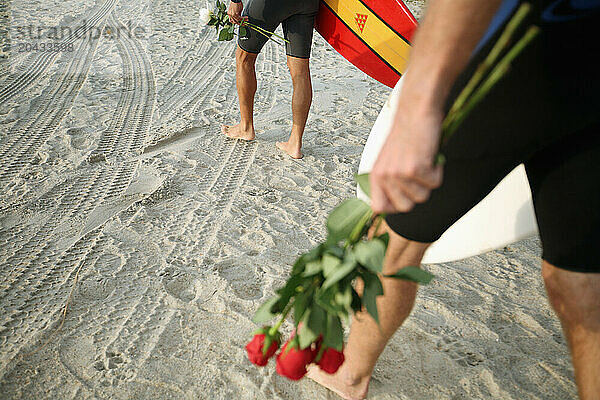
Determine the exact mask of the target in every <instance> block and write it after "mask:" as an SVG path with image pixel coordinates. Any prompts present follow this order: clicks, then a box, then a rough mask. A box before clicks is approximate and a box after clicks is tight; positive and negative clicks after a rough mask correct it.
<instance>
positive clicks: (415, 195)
mask: <svg viewBox="0 0 600 400" xmlns="http://www.w3.org/2000/svg"><path fill="white" fill-rule="evenodd" d="M500 3H501V0H485V1H482V0H431V2H430V5H429V7H428V9H427V12H426V14H425V17H424V20H423V23H422V24H421V25H420V26H419V29H418V30H417V33H416V36H415V40H414V47H413V50H412V53H411V56H410V61H409V64H408V69H407V70H408V71H410V72H409V73H407V74H405V76H404V78H403V79H404V83H403V87H402V91H401V94H400V98H399V101H398V107H397V109H396V115H395V119H394V124H393V127H392V130H391V131H390V134H389V136H388V138H387V140H386V142H385V144H384V146H383V149H382V151H381V153H380V154H379V157H378V158H377V161H376V162H375V165H374V166H373V170H372V171H371V175H370V180H371V199H372V200H371V207H372V208H373V211H374V212H376V213H383V212H406V211H409V210H411V209H412V208H413V207H414V205H415V203H422V202H424V201H426V200H427V199H428V198H429V194H430V193H431V190H432V189H434V188H436V187H438V186H439V185H440V184H441V183H442V166H435V165H434V164H433V162H434V160H435V156H436V154H437V152H438V146H439V137H440V127H441V123H442V121H443V118H444V115H443V113H444V103H445V101H446V98H447V96H448V93H449V91H450V89H451V88H452V85H453V84H454V81H455V80H456V78H457V77H458V75H459V74H460V73H461V72H462V71H463V69H464V68H465V67H466V65H467V63H468V62H469V59H470V57H471V53H472V51H473V49H474V48H475V46H476V45H477V43H478V42H479V40H480V38H481V37H482V36H483V34H484V33H485V31H486V29H487V27H488V24H489V22H490V20H491V19H492V17H493V15H494V13H495V12H496V10H497V8H498V6H499V5H500Z"/></svg>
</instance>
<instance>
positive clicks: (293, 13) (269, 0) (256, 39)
mask: <svg viewBox="0 0 600 400" xmlns="http://www.w3.org/2000/svg"><path fill="white" fill-rule="evenodd" d="M318 11H319V0H285V1H284V0H252V1H249V2H248V4H247V5H246V7H245V8H244V6H243V4H242V1H241V0H232V1H231V2H230V4H229V8H228V11H227V14H228V15H229V19H230V21H231V22H232V23H234V24H240V23H241V22H242V19H244V18H245V19H247V20H248V21H249V22H250V23H252V24H254V25H257V26H259V27H260V28H262V29H264V30H265V31H268V32H273V31H275V29H276V28H277V26H279V24H282V26H283V33H284V37H285V39H286V54H287V65H288V68H289V70H290V75H291V77H292V84H293V94H292V117H293V121H292V131H291V133H290V137H289V139H288V140H287V141H286V142H277V147H278V148H279V149H281V150H283V151H284V152H286V153H287V154H288V155H289V156H290V157H292V158H302V150H301V149H302V135H303V133H304V128H305V126H306V120H307V119H308V112H309V110H310V105H311V102H312V84H311V79H310V68H309V58H310V50H311V45H312V35H313V27H314V24H315V16H316V15H317V12H318ZM242 15H243V16H242ZM267 40H268V38H267V36H265V35H264V34H262V33H259V32H257V31H255V30H253V29H247V30H246V35H245V36H244V37H240V38H239V40H238V47H237V50H236V54H235V59H236V86H237V91H238V98H239V104H240V122H239V123H238V124H237V125H223V126H221V131H222V132H223V134H225V135H226V136H227V137H230V138H235V139H243V140H254V138H255V131H254V118H253V117H254V115H253V110H254V95H255V93H256V72H255V68H254V66H255V63H256V58H257V56H258V53H260V51H261V49H262V47H263V46H264V45H265V43H266V42H267Z"/></svg>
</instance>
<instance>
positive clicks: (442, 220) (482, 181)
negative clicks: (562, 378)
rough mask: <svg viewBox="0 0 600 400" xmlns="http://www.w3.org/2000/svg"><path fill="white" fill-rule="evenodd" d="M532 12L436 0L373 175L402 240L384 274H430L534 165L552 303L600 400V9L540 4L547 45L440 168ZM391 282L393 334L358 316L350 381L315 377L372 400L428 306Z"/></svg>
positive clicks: (388, 306) (538, 18)
mask: <svg viewBox="0 0 600 400" xmlns="http://www.w3.org/2000/svg"><path fill="white" fill-rule="evenodd" d="M519 3H521V1H519V0H504V1H501V0H489V1H481V0H436V1H432V2H430V4H429V6H428V8H427V10H426V13H425V16H424V19H423V22H422V24H421V25H420V27H419V28H418V30H417V33H416V36H415V40H414V47H413V51H412V53H411V58H410V60H409V64H408V68H407V71H408V72H407V73H406V74H405V75H404V77H403V80H404V82H403V86H402V89H401V91H400V93H399V97H398V103H397V107H396V115H395V120H394V123H393V125H392V128H391V131H390V133H389V136H388V137H387V140H386V142H385V144H384V145H383V148H382V150H381V153H380V154H379V156H378V158H377V160H376V162H375V164H374V166H373V169H372V171H371V174H370V186H371V207H372V209H373V211H374V212H375V213H387V218H386V223H385V224H382V229H383V230H385V231H386V232H388V233H389V234H390V241H389V246H388V250H387V252H386V258H385V262H384V267H383V273H384V274H394V273H395V272H396V271H398V270H399V269H401V268H403V267H405V266H412V265H419V264H420V262H421V259H422V257H423V255H424V253H425V252H426V250H427V248H428V246H429V245H430V244H431V243H432V242H435V241H436V240H437V239H438V238H439V237H440V236H441V235H442V234H443V233H444V231H445V230H446V229H448V227H450V226H451V225H452V224H453V223H454V222H455V221H457V220H458V219H459V218H461V216H462V215H463V214H465V213H466V212H467V211H469V209H471V208H472V207H473V206H474V205H476V204H477V203H478V202H479V201H480V200H481V199H483V198H484V197H485V196H486V194H487V193H489V192H490V191H491V190H492V189H493V188H494V186H495V185H496V184H497V183H498V182H499V181H500V180H501V179H502V178H503V177H504V176H505V175H506V174H507V173H509V172H510V171H511V170H512V169H513V168H515V167H516V166H517V165H519V164H521V163H524V164H525V169H526V171H527V175H528V178H529V183H530V187H531V192H532V196H533V203H534V207H535V213H536V219H537V223H538V227H539V234H540V239H541V242H542V247H543V254H542V268H541V272H542V277H543V280H544V283H545V286H546V290H547V294H548V297H549V300H550V304H551V305H552V307H553V308H554V310H555V312H556V314H557V316H558V317H559V319H560V322H561V324H562V327H563V330H564V333H565V337H566V338H567V341H568V344H569V349H570V351H571V356H572V362H573V366H574V370H575V380H576V384H577V388H578V392H579V396H580V398H581V399H582V400H598V399H600V246H598V244H599V243H600V185H598V182H600V164H599V161H598V160H600V112H599V111H598V110H600V97H599V96H598V94H599V93H600V76H599V75H598V71H599V70H600V63H599V61H598V58H597V57H594V56H593V55H594V54H600V41H598V40H597V39H598V37H599V33H600V32H599V31H600V28H599V27H600V1H598V0H589V1H576V0H535V1H534V2H533V6H534V9H533V10H534V12H533V13H532V14H531V17H528V18H529V19H530V21H529V22H531V23H533V24H535V25H537V26H538V27H539V28H540V30H541V31H540V34H539V36H538V37H537V38H536V40H535V41H534V42H533V43H532V44H531V45H530V46H529V47H527V48H526V49H525V50H524V52H523V53H522V54H520V55H519V57H518V58H517V59H516V60H515V61H514V62H513V63H512V65H511V69H510V71H509V73H508V74H507V75H506V76H504V77H503V78H502V80H500V81H499V83H498V84H497V85H496V86H494V87H493V88H492V90H491V91H490V92H489V94H488V95H487V97H486V98H485V99H484V100H483V101H482V102H481V103H479V104H478V105H477V106H476V108H475V109H474V110H473V111H472V112H471V114H469V116H468V117H467V118H466V119H465V120H464V122H463V123H462V124H461V125H460V127H459V128H458V130H457V131H456V133H455V134H454V136H453V137H452V139H451V140H450V141H449V142H448V143H447V144H446V145H444V147H442V148H441V152H442V153H443V154H444V156H445V157H446V162H445V164H443V165H439V164H435V162H434V160H435V159H436V156H437V154H438V151H440V148H439V145H440V143H439V141H440V132H441V124H442V121H443V119H444V116H445V114H446V113H447V111H448V109H449V107H450V105H451V104H452V103H453V102H454V100H455V99H456V96H457V95H458V93H459V92H460V91H461V89H462V88H463V87H464V86H465V84H466V82H467V81H468V79H469V77H470V76H471V75H472V74H473V72H474V71H475V69H476V68H477V66H478V65H479V64H480V63H481V61H482V60H483V57H485V55H487V53H488V52H489V50H490V48H491V46H492V45H493V44H494V43H495V42H496V39H497V38H498V36H499V35H500V32H501V31H502V30H503V29H502V28H503V26H505V25H506V23H507V21H508V20H509V19H510V17H511V15H512V14H513V13H514V12H515V10H516V9H517V8H518V6H519ZM490 21H491V22H490ZM526 27H527V24H526V26H525V27H524V29H523V31H524V30H525V28H526ZM522 33H523V32H521V34H522ZM501 211H502V210H499V212H501ZM492 228H493V227H492ZM381 233H382V232H378V233H377V234H381ZM382 283H383V289H384V293H385V295H384V296H382V297H380V298H378V301H377V307H378V309H379V321H380V324H379V326H378V325H377V324H376V323H375V321H374V320H372V319H371V318H370V317H369V316H368V314H367V313H364V314H363V315H358V316H357V318H354V319H353V321H352V325H351V330H350V335H349V337H348V342H347V344H346V346H345V350H344V355H345V359H346V361H345V363H344V364H343V365H342V367H341V368H340V370H339V371H338V372H337V374H336V375H327V374H324V373H322V372H321V371H319V370H318V368H314V369H311V370H310V371H309V375H308V376H309V377H310V378H312V379H314V380H315V381H317V382H319V383H321V384H322V385H324V386H326V387H328V388H330V389H331V390H333V391H335V392H336V393H338V394H339V395H341V396H342V397H344V398H346V399H362V398H364V397H365V396H366V394H367V390H368V385H369V381H370V379H371V374H372V372H373V369H374V366H375V363H376V361H377V359H378V357H379V355H380V354H381V352H382V351H383V349H384V348H385V346H386V343H387V342H388V340H389V339H390V338H391V337H392V335H393V334H394V333H395V332H396V330H397V329H398V328H399V327H400V325H401V324H402V323H403V321H404V320H405V319H406V318H407V317H408V315H409V313H410V311H411V309H412V307H413V304H414V302H415V297H416V293H417V285H416V284H414V283H411V282H407V281H398V280H395V279H391V278H383V279H382Z"/></svg>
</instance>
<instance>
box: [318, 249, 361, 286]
mask: <svg viewBox="0 0 600 400" xmlns="http://www.w3.org/2000/svg"><path fill="white" fill-rule="evenodd" d="M356 265H357V264H356V258H355V257H354V255H353V254H352V253H351V252H348V253H347V254H346V256H345V257H344V261H343V262H342V264H340V265H339V266H338V267H337V268H336V269H335V270H334V271H333V272H332V273H331V274H330V275H329V276H328V277H327V279H325V282H323V286H322V287H323V289H327V288H328V287H330V286H331V285H333V284H335V283H337V282H339V281H340V280H342V279H344V278H345V277H346V276H347V275H348V274H350V273H351V272H352V271H354V269H355V268H356Z"/></svg>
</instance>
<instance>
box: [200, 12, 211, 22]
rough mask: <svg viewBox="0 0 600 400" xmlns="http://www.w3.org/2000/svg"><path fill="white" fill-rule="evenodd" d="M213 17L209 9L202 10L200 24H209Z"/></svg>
mask: <svg viewBox="0 0 600 400" xmlns="http://www.w3.org/2000/svg"><path fill="white" fill-rule="evenodd" d="M211 15H212V12H211V11H210V10H209V9H208V8H202V9H200V23H202V24H203V25H206V24H208V22H209V21H210V17H211Z"/></svg>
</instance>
